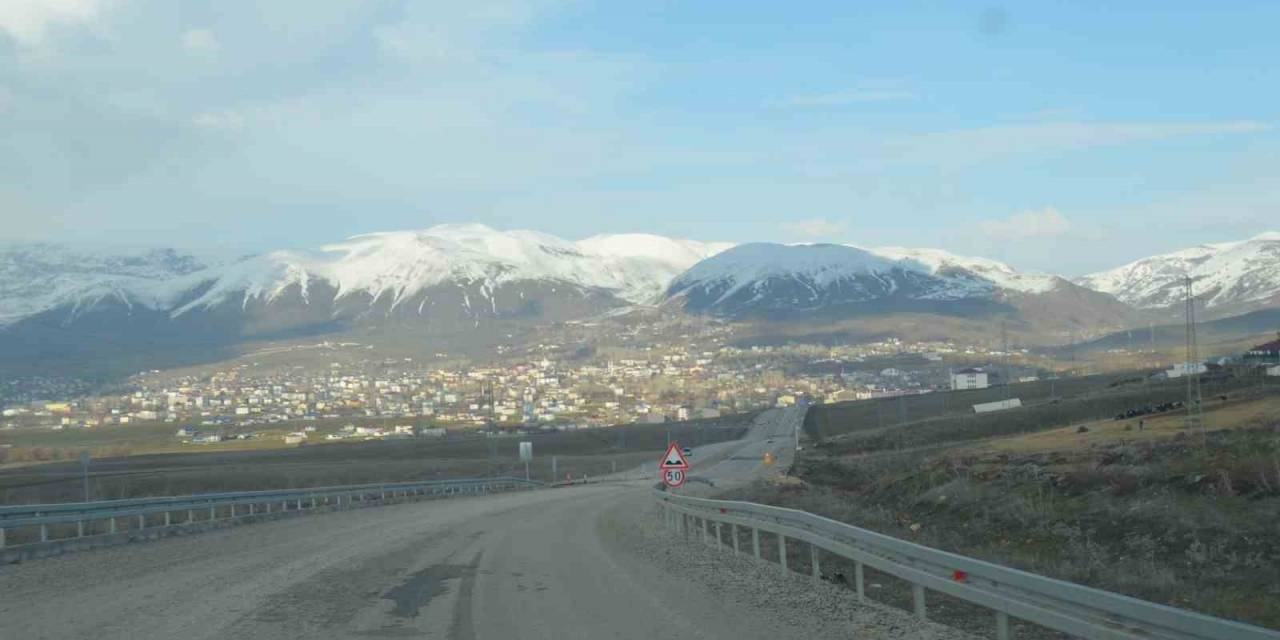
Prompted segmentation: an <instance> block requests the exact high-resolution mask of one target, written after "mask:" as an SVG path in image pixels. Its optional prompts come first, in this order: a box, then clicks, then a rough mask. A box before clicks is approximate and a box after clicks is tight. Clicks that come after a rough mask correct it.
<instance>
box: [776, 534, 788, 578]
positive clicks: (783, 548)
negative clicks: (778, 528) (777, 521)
mask: <svg viewBox="0 0 1280 640" xmlns="http://www.w3.org/2000/svg"><path fill="white" fill-rule="evenodd" d="M778 566H779V567H781V568H782V575H784V576H785V575H787V537H786V536H784V535H782V534H781V533H779V534H778Z"/></svg>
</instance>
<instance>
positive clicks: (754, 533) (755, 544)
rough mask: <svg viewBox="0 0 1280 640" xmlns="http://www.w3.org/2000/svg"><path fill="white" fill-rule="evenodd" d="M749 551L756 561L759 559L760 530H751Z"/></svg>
mask: <svg viewBox="0 0 1280 640" xmlns="http://www.w3.org/2000/svg"><path fill="white" fill-rule="evenodd" d="M751 550H752V551H753V552H755V554H756V560H759V559H760V530H759V529H757V528H755V527H752V528H751Z"/></svg>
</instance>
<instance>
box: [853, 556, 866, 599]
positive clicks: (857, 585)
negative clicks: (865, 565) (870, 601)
mask: <svg viewBox="0 0 1280 640" xmlns="http://www.w3.org/2000/svg"><path fill="white" fill-rule="evenodd" d="M864 584H865V583H864V582H863V580H862V563H861V562H854V563H853V587H854V589H855V590H856V591H857V592H858V602H866V601H867V592H866V587H865V586H864Z"/></svg>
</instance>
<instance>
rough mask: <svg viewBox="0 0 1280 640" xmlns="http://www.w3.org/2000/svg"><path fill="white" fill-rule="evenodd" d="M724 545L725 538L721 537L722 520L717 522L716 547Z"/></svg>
mask: <svg viewBox="0 0 1280 640" xmlns="http://www.w3.org/2000/svg"><path fill="white" fill-rule="evenodd" d="M722 546H724V538H722V537H720V522H719V521H717V522H716V549H719V548H720V547H722Z"/></svg>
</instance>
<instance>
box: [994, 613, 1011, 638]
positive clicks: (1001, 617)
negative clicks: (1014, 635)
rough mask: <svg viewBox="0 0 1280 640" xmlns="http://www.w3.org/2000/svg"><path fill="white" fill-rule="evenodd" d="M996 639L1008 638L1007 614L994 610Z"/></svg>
mask: <svg viewBox="0 0 1280 640" xmlns="http://www.w3.org/2000/svg"><path fill="white" fill-rule="evenodd" d="M996 640H1009V614H1007V613H1005V612H1003V611H997V612H996Z"/></svg>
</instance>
